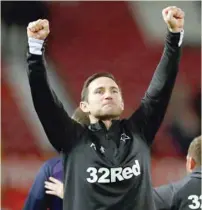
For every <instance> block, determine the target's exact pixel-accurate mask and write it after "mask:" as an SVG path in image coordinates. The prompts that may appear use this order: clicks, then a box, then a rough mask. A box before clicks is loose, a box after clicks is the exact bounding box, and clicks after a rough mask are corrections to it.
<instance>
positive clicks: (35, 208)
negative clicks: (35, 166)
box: [23, 161, 51, 210]
mask: <svg viewBox="0 0 202 210" xmlns="http://www.w3.org/2000/svg"><path fill="white" fill-rule="evenodd" d="M50 176H51V166H50V162H49V161H47V162H45V163H44V164H43V166H42V167H41V168H40V170H39V172H38V174H37V175H36V178H35V180H34V183H33V185H32V187H31V189H30V191H29V194H28V197H27V199H26V202H25V205H24V208H23V210H47V208H48V207H49V201H48V196H47V195H46V193H45V189H44V182H45V181H46V180H48V178H49V177H50Z"/></svg>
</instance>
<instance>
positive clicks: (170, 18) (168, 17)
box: [162, 6, 184, 32]
mask: <svg viewBox="0 0 202 210" xmlns="http://www.w3.org/2000/svg"><path fill="white" fill-rule="evenodd" d="M162 15H163V19H164V21H165V23H166V24H167V26H168V29H169V30H170V31H171V32H180V31H182V30H183V27H184V12H183V11H182V10H181V9H180V8H177V7H174V6H173V7H167V8H165V9H164V10H163V11H162Z"/></svg>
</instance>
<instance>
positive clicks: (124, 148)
mask: <svg viewBox="0 0 202 210" xmlns="http://www.w3.org/2000/svg"><path fill="white" fill-rule="evenodd" d="M179 41H180V33H176V34H172V33H170V32H169V33H168V36H167V39H166V44H165V48H164V52H163V56H162V58H161V61H160V63H159V65H158V66H157V69H156V71H155V73H154V76H153V79H152V81H151V84H150V85H149V88H148V90H147V91H146V94H145V96H144V98H143V99H142V101H141V104H140V106H139V108H138V110H137V111H136V112H134V113H133V114H132V116H131V117H129V118H128V119H124V120H117V121H113V123H112V126H111V128H110V129H109V130H107V129H106V128H105V126H104V124H103V123H102V122H98V123H96V124H94V125H90V126H89V127H82V126H81V125H80V124H78V123H76V122H75V121H74V120H72V119H71V118H70V117H69V116H68V114H67V113H66V111H65V110H64V108H63V106H62V104H61V102H60V101H59V100H58V98H57V97H56V95H55V93H54V91H53V90H52V89H51V88H50V86H49V83H48V80H47V73H46V68H45V65H44V62H45V61H44V57H43V56H40V55H32V54H30V53H28V59H27V61H28V76H29V83H30V87H31V94H32V98H33V103H34V107H35V109H36V112H37V114H38V116H39V119H40V121H41V123H42V125H43V128H44V130H45V132H46V135H47V137H48V139H49V141H50V142H51V144H52V145H53V146H54V147H55V148H56V149H57V150H62V151H63V153H64V174H65V177H64V181H65V182H64V186H65V193H64V200H63V207H64V209H65V210H95V209H96V210H118V209H121V210H154V209H155V207H154V201H153V197H152V190H153V189H152V186H151V178H150V145H151V144H152V142H153V139H154V137H155V134H156V133H157V131H158V129H159V127H160V125H161V122H162V120H163V117H164V115H165V112H166V108H167V105H168V102H169V99H170V95H171V92H172V89H173V86H174V83H175V79H176V75H177V72H178V66H179V60H180V47H179V46H178V43H179ZM140 70H141V69H140ZM134 75H135V73H134ZM134 88H135V87H134ZM67 157H68V158H67ZM66 189H67V190H66Z"/></svg>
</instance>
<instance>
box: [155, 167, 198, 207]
mask: <svg viewBox="0 0 202 210" xmlns="http://www.w3.org/2000/svg"><path fill="white" fill-rule="evenodd" d="M154 200H155V204H156V210H190V209H196V210H199V209H201V205H202V195H201V167H198V168H197V169H195V170H194V171H193V172H192V173H191V174H189V175H187V176H186V177H185V178H183V179H182V180H180V181H177V182H174V183H171V184H168V185H163V186H160V187H156V188H154Z"/></svg>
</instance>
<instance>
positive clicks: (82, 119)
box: [72, 107, 90, 126]
mask: <svg viewBox="0 0 202 210" xmlns="http://www.w3.org/2000/svg"><path fill="white" fill-rule="evenodd" d="M72 119H73V120H75V121H76V122H78V123H80V124H81V125H83V126H84V125H87V126H88V125H90V119H89V117H88V114H86V113H85V112H83V111H82V110H81V108H80V107H78V108H77V109H76V110H75V111H74V113H73V115H72Z"/></svg>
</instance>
